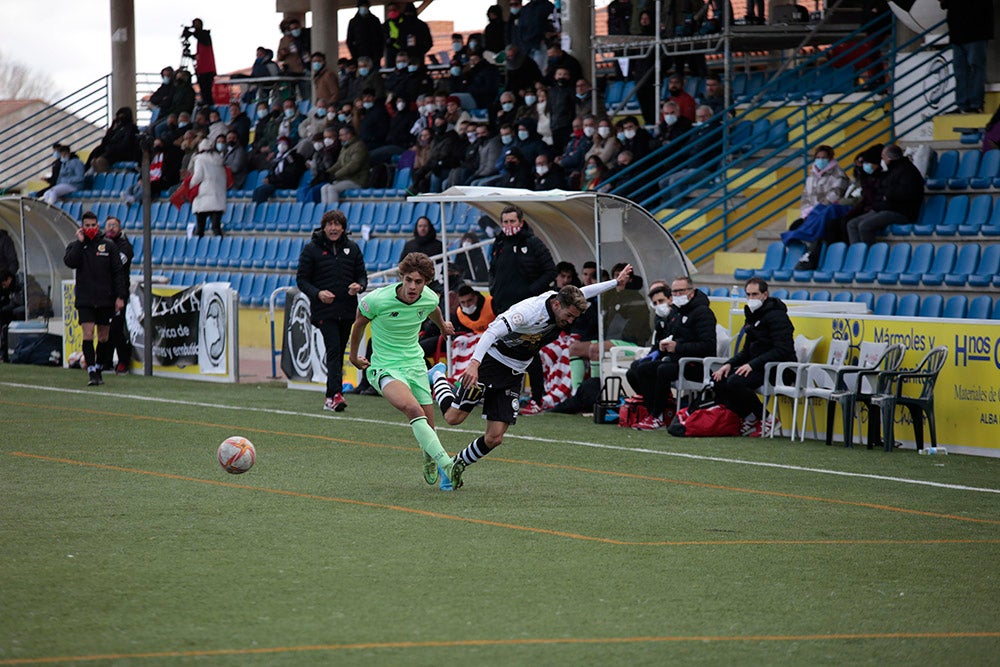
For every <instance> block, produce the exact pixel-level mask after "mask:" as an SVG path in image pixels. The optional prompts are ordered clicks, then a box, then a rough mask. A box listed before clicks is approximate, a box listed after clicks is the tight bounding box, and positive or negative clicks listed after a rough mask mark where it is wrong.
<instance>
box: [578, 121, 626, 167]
mask: <svg viewBox="0 0 1000 667" xmlns="http://www.w3.org/2000/svg"><path fill="white" fill-rule="evenodd" d="M593 140H594V145H593V146H591V147H590V150H589V151H587V154H586V156H585V157H586V158H590V156H592V155H596V156H597V157H599V158H600V159H601V162H602V163H604V165H605V167H607V165H609V164H614V163H615V160H616V159H617V157H618V153H620V152H621V150H622V145H621V143H619V141H618V137H616V136H615V133H614V127H613V126H612V123H611V121H610V120H608V119H607V118H605V117H601V118H600V119H599V120H598V121H597V132H595V133H594V137H593Z"/></svg>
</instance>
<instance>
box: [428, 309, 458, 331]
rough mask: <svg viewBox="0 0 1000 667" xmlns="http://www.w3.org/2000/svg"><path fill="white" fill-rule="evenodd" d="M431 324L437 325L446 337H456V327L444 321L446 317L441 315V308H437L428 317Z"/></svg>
mask: <svg viewBox="0 0 1000 667" xmlns="http://www.w3.org/2000/svg"><path fill="white" fill-rule="evenodd" d="M427 319H429V320H430V321H431V322H433V323H434V324H436V325H437V328H438V329H440V330H441V333H443V334H444V335H445V336H454V335H455V325H454V324H452V323H451V322H448V321H446V320H445V319H444V315H442V314H441V309H440V308H435V309H434V312H433V313H431V314H430V315H428V316H427Z"/></svg>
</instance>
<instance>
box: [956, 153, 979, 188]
mask: <svg viewBox="0 0 1000 667" xmlns="http://www.w3.org/2000/svg"><path fill="white" fill-rule="evenodd" d="M977 171H979V151H978V150H968V151H964V152H963V153H962V155H961V157H960V158H959V160H958V168H957V169H956V170H955V175H954V176H952V177H951V178H949V179H948V189H949V190H965V189H966V188H968V187H969V179H972V178H975V176H976V172H977Z"/></svg>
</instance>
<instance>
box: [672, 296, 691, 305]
mask: <svg viewBox="0 0 1000 667" xmlns="http://www.w3.org/2000/svg"><path fill="white" fill-rule="evenodd" d="M690 300H691V299H689V298H688V295H687V294H678V295H677V296H675V297H674V305H675V306H677V307H678V308H683V307H684V306H686V305H688V302H690Z"/></svg>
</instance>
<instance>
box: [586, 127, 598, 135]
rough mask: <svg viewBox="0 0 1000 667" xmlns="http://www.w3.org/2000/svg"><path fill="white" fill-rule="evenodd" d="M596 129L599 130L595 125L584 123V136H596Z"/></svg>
mask: <svg viewBox="0 0 1000 667" xmlns="http://www.w3.org/2000/svg"><path fill="white" fill-rule="evenodd" d="M596 130H597V128H596V127H594V126H593V125H584V126H583V136H585V137H592V136H594V132H595V131H596Z"/></svg>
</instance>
